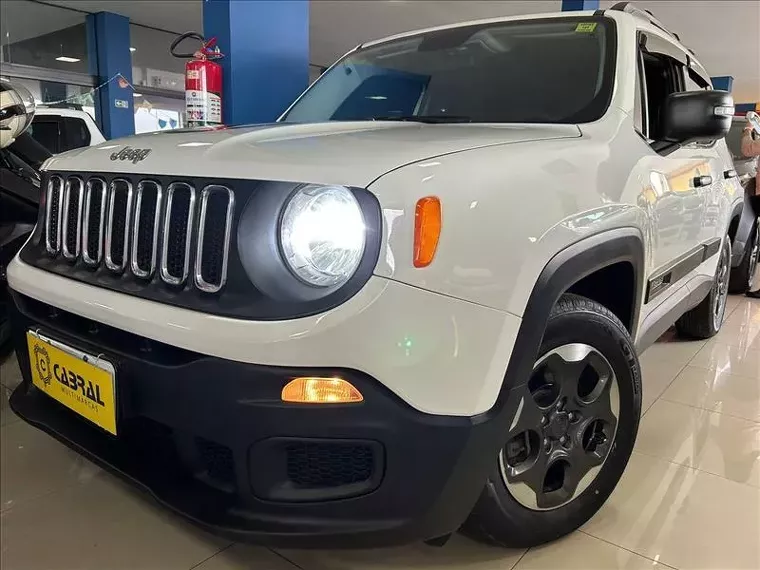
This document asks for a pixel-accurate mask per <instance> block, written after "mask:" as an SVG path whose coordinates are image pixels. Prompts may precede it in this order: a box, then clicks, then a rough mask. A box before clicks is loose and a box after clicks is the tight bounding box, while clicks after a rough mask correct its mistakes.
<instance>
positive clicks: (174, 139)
mask: <svg viewBox="0 0 760 570" xmlns="http://www.w3.org/2000/svg"><path fill="white" fill-rule="evenodd" d="M579 136H580V130H579V129H578V127H577V126H575V125H470V124H421V123H413V122H388V121H370V122H330V123H315V124H289V123H276V124H271V125H258V126H251V127H233V128H217V129H191V130H175V131H164V132H156V133H149V134H144V135H137V136H131V137H126V138H123V139H117V140H112V141H107V142H106V143H103V144H99V145H97V146H92V147H85V148H82V149H76V150H72V151H69V152H66V153H63V154H60V155H58V156H56V157H54V158H53V159H51V160H50V161H49V162H48V163H47V165H46V168H47V169H51V170H69V171H77V172H80V171H81V172H119V173H136V174H157V175H174V176H198V177H214V178H232V179H234V178H246V179H259V180H284V181H292V182H313V183H321V184H345V185H350V186H367V185H369V184H370V183H371V182H372V181H373V180H375V179H377V178H378V177H380V176H382V175H383V174H385V173H386V172H389V171H391V170H394V169H396V168H399V167H401V166H404V165H406V164H411V163H414V162H418V161H421V160H425V159H430V158H434V157H436V156H441V155H445V154H450V153H454V152H459V151H463V150H469V149H474V148H479V147H484V146H493V145H502V144H512V143H518V142H527V141H539V140H548V139H558V138H576V137H579ZM127 147H129V148H127ZM130 150H135V151H136V152H130ZM146 151H149V152H146Z"/></svg>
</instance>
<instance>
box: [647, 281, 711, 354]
mask: <svg viewBox="0 0 760 570" xmlns="http://www.w3.org/2000/svg"><path fill="white" fill-rule="evenodd" d="M712 286H713V279H712V278H711V277H709V276H705V275H696V276H694V277H692V278H691V279H690V280H689V281H688V282H687V283H684V285H683V286H681V287H679V288H678V290H677V291H674V292H673V293H672V294H671V295H670V296H669V297H668V298H667V299H665V300H664V301H663V302H662V303H661V304H660V305H658V306H657V307H655V308H654V309H652V312H651V313H649V314H648V315H647V316H646V318H645V319H644V320H643V321H642V323H641V325H640V326H639V335H638V338H637V339H636V343H635V346H636V352H637V353H639V354H641V353H643V352H644V351H645V350H646V349H647V348H649V347H650V346H651V345H653V344H654V343H655V342H656V341H657V339H658V338H660V337H661V336H662V335H663V333H664V332H665V331H667V330H668V329H669V328H670V327H671V326H672V325H673V323H675V322H676V321H677V320H678V319H679V318H680V317H681V315H683V314H684V313H686V312H687V311H689V310H690V309H693V308H694V307H696V306H697V305H699V303H701V302H702V300H704V298H705V297H706V296H707V295H708V294H709V293H710V289H712Z"/></svg>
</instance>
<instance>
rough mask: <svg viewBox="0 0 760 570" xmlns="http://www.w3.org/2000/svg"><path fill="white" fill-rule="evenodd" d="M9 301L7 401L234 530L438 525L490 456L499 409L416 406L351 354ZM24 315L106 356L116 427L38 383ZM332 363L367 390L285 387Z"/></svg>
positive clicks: (314, 542)
mask: <svg viewBox="0 0 760 570" xmlns="http://www.w3.org/2000/svg"><path fill="white" fill-rule="evenodd" d="M13 301H14V305H13V313H12V318H13V321H14V335H15V336H14V343H15V346H16V352H17V355H18V359H19V363H20V365H21V370H22V373H23V375H24V382H23V383H22V384H21V385H20V386H19V387H18V388H17V389H16V390H15V392H14V393H13V395H12V397H11V400H10V405H11V407H12V409H13V410H14V411H15V412H16V413H17V414H18V415H19V416H20V417H21V418H23V419H24V420H26V421H27V422H29V423H30V424H32V425H34V426H36V427H38V428H40V429H42V430H43V431H45V432H47V433H49V434H51V435H53V436H54V437H56V438H57V439H59V440H60V441H62V442H63V443H65V444H66V445H68V446H70V447H72V448H73V449H75V450H76V451H78V452H79V453H82V454H83V455H85V456H87V457H88V458H90V459H91V460H93V461H94V462H96V463H97V464H99V465H101V466H102V467H104V468H106V469H108V470H109V471H112V472H114V473H116V474H118V475H120V476H122V477H124V478H126V479H127V480H129V481H130V482H132V483H134V484H136V485H137V486H139V487H141V488H143V489H144V490H146V491H147V492H149V493H150V494H152V495H153V496H154V497H155V498H156V499H157V500H158V501H160V502H161V503H163V504H164V505H166V506H167V507H169V508H170V509H172V510H174V511H175V512H177V513H180V514H181V515H183V516H185V517H187V518H189V519H191V520H192V521H194V522H195V523H197V524H198V525H200V526H202V527H204V528H206V529H208V530H210V531H212V532H215V533H217V534H221V535H224V536H227V537H229V538H231V539H233V540H245V541H251V542H257V543H264V544H268V545H273V546H288V547H321V548H322V547H331V546H341V547H369V546H382V545H391V544H399V543H405V542H413V541H418V540H424V539H430V538H434V537H437V536H441V535H444V534H447V533H449V532H452V531H454V530H456V529H457V528H458V526H459V525H460V524H461V523H462V522H463V521H464V519H465V518H466V516H467V514H468V513H469V511H470V509H471V508H472V506H473V504H474V503H475V501H476V499H477V497H478V495H479V493H480V490H481V489H482V486H483V483H484V481H485V479H486V476H487V474H488V472H489V471H490V469H492V468H493V466H494V462H495V460H496V456H497V450H498V448H499V445H500V442H499V436H500V434H501V433H503V431H502V429H501V427H500V424H501V423H503V417H505V416H504V415H503V414H499V418H497V417H489V416H488V415H481V416H476V417H473V418H468V417H456V416H440V415H431V414H425V413H422V412H419V411H417V410H415V409H413V408H412V407H411V406H409V405H408V404H406V403H405V402H403V401H402V400H401V399H400V398H399V397H397V396H396V395H394V394H393V393H392V392H391V391H390V390H388V389H386V388H385V387H384V386H383V385H382V384H380V383H379V382H377V381H376V380H374V379H373V378H371V377H370V376H368V375H366V374H364V373H361V372H358V371H355V370H347V369H337V368H308V369H307V368H293V369H290V368H282V367H274V366H263V365H255V364H249V363H241V362H235V361H231V360H226V359H222V358H218V357H209V356H205V355H202V354H199V353H197V352H192V351H188V350H185V349H180V348H176V347H174V346H169V345H166V344H163V343H160V342H156V341H152V340H149V339H147V338H146V337H142V336H138V335H135V334H132V333H128V332H125V331H123V330H120V329H117V328H114V327H110V326H108V325H103V324H100V323H96V322H94V321H91V320H89V319H87V318H84V317H80V316H77V315H74V314H72V313H68V312H64V311H61V310H58V309H55V308H53V307H52V306H50V305H48V304H45V303H42V302H40V301H36V300H33V299H31V298H29V297H26V296H23V295H20V294H18V293H13ZM30 329H32V330H39V331H40V332H44V333H45V334H46V335H47V336H50V337H51V338H55V339H56V340H59V341H61V342H64V343H67V344H69V345H71V346H75V347H77V348H79V349H81V350H83V351H85V352H89V353H91V354H101V353H102V355H103V357H104V358H106V359H107V360H109V361H110V362H112V363H113V364H114V367H115V369H116V390H117V418H118V430H119V436H118V437H116V438H114V437H112V436H110V435H109V434H107V433H106V432H104V431H101V430H100V429H99V428H97V427H96V426H94V425H92V424H90V423H89V422H87V420H84V419H81V418H80V417H79V416H77V415H76V414H74V412H71V411H70V410H68V409H67V408H65V407H63V406H61V405H59V404H58V403H57V402H55V401H54V400H52V399H51V398H49V397H47V396H46V395H45V394H43V393H42V392H40V391H39V390H37V389H36V388H35V387H34V386H33V385H32V383H31V377H30V364H29V357H28V353H27V348H26V338H25V331H26V330H30ZM326 374H327V375H330V374H339V375H341V376H342V377H344V378H346V379H348V380H350V381H351V382H352V383H353V384H354V385H355V386H356V387H357V388H358V389H359V390H360V391H361V392H362V394H363V395H364V398H365V400H364V402H363V403H362V404H358V405H341V406H335V407H330V408H327V407H310V406H299V405H286V404H283V403H282V402H281V401H280V398H279V395H280V391H281V389H282V387H283V386H284V384H285V383H286V382H287V381H289V380H290V379H291V378H293V377H294V376H303V375H326ZM315 471H316V472H318V473H317V475H314V472H315Z"/></svg>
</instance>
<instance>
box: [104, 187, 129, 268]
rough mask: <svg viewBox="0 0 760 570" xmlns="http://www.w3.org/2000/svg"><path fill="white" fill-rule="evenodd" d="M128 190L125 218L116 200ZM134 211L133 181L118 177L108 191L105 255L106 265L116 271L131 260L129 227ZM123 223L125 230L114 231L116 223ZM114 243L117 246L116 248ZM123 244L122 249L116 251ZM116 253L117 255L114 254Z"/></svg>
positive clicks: (125, 202)
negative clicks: (122, 186)
mask: <svg viewBox="0 0 760 570" xmlns="http://www.w3.org/2000/svg"><path fill="white" fill-rule="evenodd" d="M122 183H123V184H124V185H125V187H124V189H123V190H122V189H120V186H119V185H120V184H122ZM122 191H126V197H125V201H124V212H123V218H122V217H121V214H122V212H120V211H119V210H117V209H116V202H117V200H120V198H119V194H120V193H121V192H122ZM131 213H132V183H131V182H130V181H129V180H125V179H124V178H116V179H114V180H113V181H112V182H111V186H110V188H109V191H108V221H107V222H106V240H105V254H106V255H105V257H106V267H107V268H108V269H110V270H111V271H113V272H115V273H121V272H122V271H124V269H125V268H126V266H127V262H128V261H129V229H130V218H131ZM122 223H123V225H124V230H123V232H120V231H118V230H119V229H120V228H118V227H117V231H116V232H115V233H114V225H118V226H121V225H122ZM114 245H116V246H117V247H116V248H114ZM119 245H121V251H120V252H117V251H115V250H116V249H118V246H119ZM114 254H116V255H114Z"/></svg>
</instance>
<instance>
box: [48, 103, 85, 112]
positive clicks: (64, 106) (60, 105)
mask: <svg viewBox="0 0 760 570" xmlns="http://www.w3.org/2000/svg"><path fill="white" fill-rule="evenodd" d="M38 107H40V108H42V109H71V110H72V111H81V110H82V105H80V104H78V103H53V104H47V103H44V102H43V103H40V104H39V105H38Z"/></svg>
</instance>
